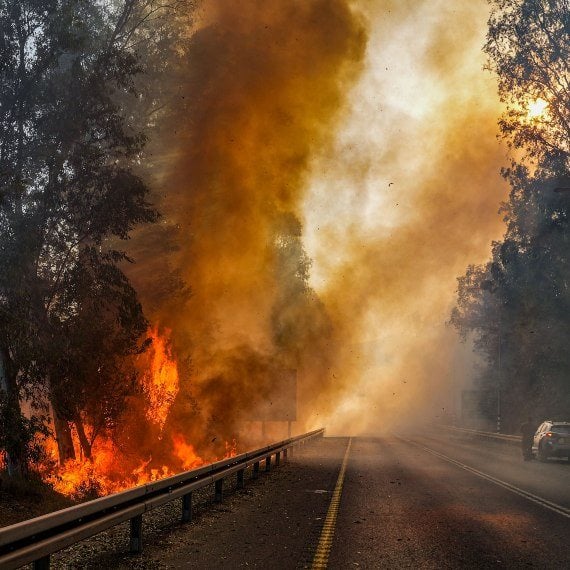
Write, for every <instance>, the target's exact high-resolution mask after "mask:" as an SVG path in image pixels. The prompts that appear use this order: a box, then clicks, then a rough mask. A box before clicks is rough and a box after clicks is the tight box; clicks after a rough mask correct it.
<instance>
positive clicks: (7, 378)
mask: <svg viewBox="0 0 570 570" xmlns="http://www.w3.org/2000/svg"><path fill="white" fill-rule="evenodd" d="M0 390H1V391H2V392H4V394H5V398H6V399H5V408H4V410H3V415H4V419H5V423H6V424H7V427H10V428H12V429H13V431H11V432H9V433H8V434H7V436H8V437H7V438H6V440H7V441H6V446H5V452H6V470H7V472H8V476H9V477H14V476H18V475H22V473H23V472H24V471H25V469H26V467H27V465H26V454H25V450H24V449H23V448H22V446H21V445H19V443H20V438H19V437H18V433H17V432H18V431H19V428H20V426H19V423H20V418H21V417H22V410H21V408H20V399H19V396H18V387H17V384H16V375H15V373H14V367H13V366H11V361H10V356H9V353H8V350H7V349H6V348H4V347H0ZM10 436H12V441H11V439H10Z"/></svg>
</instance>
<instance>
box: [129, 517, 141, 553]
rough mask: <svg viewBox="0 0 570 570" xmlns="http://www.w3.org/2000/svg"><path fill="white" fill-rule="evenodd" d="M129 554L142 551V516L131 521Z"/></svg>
mask: <svg viewBox="0 0 570 570" xmlns="http://www.w3.org/2000/svg"><path fill="white" fill-rule="evenodd" d="M130 550H131V552H141V551H142V515H137V516H136V517H133V518H132V519H131V548H130Z"/></svg>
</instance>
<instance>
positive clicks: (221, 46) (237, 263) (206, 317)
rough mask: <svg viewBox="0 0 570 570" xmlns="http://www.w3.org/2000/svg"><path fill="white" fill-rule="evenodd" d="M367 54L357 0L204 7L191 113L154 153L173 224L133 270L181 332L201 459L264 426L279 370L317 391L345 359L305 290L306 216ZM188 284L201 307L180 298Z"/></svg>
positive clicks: (186, 103)
mask: <svg viewBox="0 0 570 570" xmlns="http://www.w3.org/2000/svg"><path fill="white" fill-rule="evenodd" d="M365 44H366V33H365V28H364V26H363V23H362V22H361V20H360V17H359V16H358V14H356V13H355V12H354V11H353V10H352V9H351V6H350V2H348V1H346V0H272V1H270V2H267V1H261V0H248V1H240V2H229V1H226V0H217V1H215V0H210V1H207V2H204V3H203V4H202V7H201V12H200V21H199V22H198V25H197V29H196V31H195V32H194V36H193V39H192V42H191V47H190V50H189V53H188V54H187V57H186V58H185V61H184V64H183V66H182V67H183V69H181V70H179V75H178V78H177V79H176V81H177V82H178V83H177V85H176V86H175V88H176V89H177V92H178V96H179V108H177V109H175V112H174V114H173V117H172V119H171V121H170V123H169V125H168V127H167V128H166V129H164V131H165V134H164V135H162V136H161V137H160V139H159V140H158V141H156V140H155V141H154V142H153V143H152V145H151V147H152V149H153V152H154V153H155V154H156V155H160V156H161V157H162V158H161V159H159V160H158V161H157V162H159V163H161V164H162V171H161V175H160V177H158V179H157V180H158V181H157V183H156V189H157V197H160V201H159V203H158V205H159V207H160V209H161V210H162V213H163V221H162V223H161V225H160V226H159V227H158V229H157V230H155V231H154V233H153V231H151V232H150V233H148V234H146V235H141V236H139V238H138V243H137V244H136V246H137V247H138V248H139V251H138V254H136V255H137V257H138V269H137V270H136V272H133V273H132V276H133V281H134V283H135V285H136V286H137V288H138V290H139V292H140V293H141V298H142V300H143V303H144V306H145V309H146V311H147V314H148V316H149V317H150V319H151V321H153V322H154V323H158V324H159V325H160V326H161V327H167V328H168V329H171V330H172V335H171V338H172V340H173V346H174V351H175V353H176V354H177V355H178V358H179V361H181V362H183V363H187V366H186V372H185V373H184V371H183V372H182V373H181V377H180V385H181V386H180V394H179V397H178V399H177V402H176V403H175V405H174V407H173V409H172V413H171V418H170V420H169V421H168V422H167V423H166V427H165V429H167V430H168V429H171V430H173V431H176V430H179V429H180V427H181V426H180V424H184V427H185V431H186V433H188V432H191V433H192V434H193V437H192V438H191V439H190V440H189V441H192V443H193V444H195V445H197V446H198V449H200V445H207V444H209V442H210V441H214V440H216V441H222V442H223V438H220V437H219V431H218V430H220V429H225V428H224V426H225V427H226V428H227V433H226V435H227V436H228V437H229V436H231V435H232V433H231V430H232V429H234V422H235V421H236V420H238V419H242V420H243V419H245V420H247V419H255V417H256V416H255V413H254V410H253V408H255V407H256V405H257V404H256V402H257V401H258V399H259V398H260V397H261V399H264V398H266V399H270V397H271V394H272V382H275V378H276V377H277V376H278V372H279V370H282V369H284V368H288V369H289V368H292V369H298V368H301V367H303V366H305V364H304V363H305V362H306V361H310V366H308V368H307V370H306V371H305V372H306V373H303V374H299V382H312V381H313V379H312V378H311V379H310V380H309V379H308V378H307V375H308V374H312V373H314V370H315V369H319V368H322V367H323V366H325V363H326V362H327V359H328V358H329V357H330V355H327V354H325V353H324V350H323V347H322V346H320V345H321V344H322V343H326V342H332V340H331V339H332V335H333V333H332V332H331V330H330V327H329V326H328V321H327V315H326V310H325V309H324V307H322V306H321V305H320V304H319V301H318V299H317V298H316V297H315V296H314V295H311V293H310V292H309V291H305V292H301V291H300V287H301V285H302V277H300V276H299V275H300V274H301V273H303V271H304V269H303V263H305V265H306V262H307V260H303V259H302V249H301V228H300V225H299V222H298V220H297V217H298V216H299V214H300V211H301V202H302V199H303V193H304V188H305V186H306V178H307V173H308V170H309V168H310V164H311V160H312V158H313V157H314V155H315V153H316V152H317V151H318V150H319V149H320V148H322V147H323V145H325V144H327V142H328V141H330V140H331V139H332V137H333V135H334V132H335V128H336V124H337V121H338V119H339V116H340V114H341V112H342V109H343V106H344V102H345V98H346V93H347V92H348V90H349V88H350V86H351V84H352V83H353V82H354V80H355V79H356V78H357V76H358V73H359V71H360V68H361V61H362V57H363V54H364V49H365ZM297 262H299V269H298V270H297V269H296V265H295V264H296V263H297ZM305 269H306V267H305ZM176 272H178V276H177V275H176ZM178 277H180V278H181V279H182V280H183V282H184V283H185V284H187V286H188V287H189V288H190V289H191V296H190V295H189V294H188V292H186V291H184V292H182V293H180V294H178V295H176V294H173V291H174V292H176V290H177V289H176V285H177V279H178ZM157 283H161V285H157ZM291 331H293V332H291ZM308 355H310V356H311V357H310V358H308ZM180 369H181V367H180V366H179V370H180ZM309 369H310V370H309ZM185 398H186V400H185ZM190 400H192V401H194V402H195V403H196V404H197V408H199V411H198V412H196V408H193V410H194V412H195V413H194V412H193V413H190V412H189V410H190V409H191V406H190V405H189V404H188V402H189V401H190ZM185 402H186V403H185ZM201 439H202V440H203V441H200V440H201Z"/></svg>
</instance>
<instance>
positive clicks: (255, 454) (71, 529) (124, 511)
mask: <svg viewBox="0 0 570 570" xmlns="http://www.w3.org/2000/svg"><path fill="white" fill-rule="evenodd" d="M323 435H324V428H321V429H318V430H314V431H312V432H309V433H306V434H303V435H300V436H297V437H292V438H289V439H286V440H284V441H280V442H277V443H273V444H271V445H269V446H267V447H263V448H260V449H256V450H254V451H249V452H247V453H242V454H241V455H237V456H235V457H231V458H229V459H224V460H222V461H217V462H216V463H212V464H210V465H207V466H205V467H200V468H198V469H193V470H191V471H185V472H184V473H180V474H178V475H174V476H172V477H167V478H165V479H162V480H160V481H155V482H152V483H147V484H145V485H141V486H139V487H134V488H133V489H129V490H127V491H122V492H121V493H115V494H113V495H108V496H106V497H101V498H99V499H95V500H93V501H88V502H86V503H82V504H80V505H75V506H73V507H69V508H67V509H63V510H60V511H56V512H53V513H49V514H47V515H43V516H40V517H36V518H34V519H30V520H27V521H23V522H21V523H17V524H14V525H11V526H8V527H5V528H1V529H0V568H2V570H11V569H12V568H19V567H20V566H23V565H25V564H29V563H30V562H32V563H33V565H34V569H36V570H40V569H41V570H44V569H47V568H49V565H50V555H51V554H53V553H54V552H57V551H59V550H62V549H64V548H67V547H68V546H71V545H73V544H75V543H77V542H80V541H81V540H84V539H85V538H88V537H90V536H93V535H95V534H98V533H100V532H103V531H104V530H107V529H108V528H111V527H113V526H116V525H118V524H120V523H122V522H124V521H127V520H128V521H130V526H131V528H130V550H131V552H141V550H142V524H143V520H142V515H143V513H147V512H149V511H152V510H153V509H156V508H157V507H159V506H161V505H163V504H165V503H168V502H170V501H174V500H175V499H181V500H182V513H181V515H182V521H184V522H189V521H191V520H192V491H195V490H196V489H200V488H202V487H206V486H208V485H211V484H214V489H215V491H214V493H215V494H214V500H215V501H216V502H221V501H222V499H223V482H224V479H225V478H226V477H228V476H229V475H232V474H233V473H236V475H237V487H238V489H240V488H243V486H244V475H245V470H246V469H247V468H248V467H251V466H253V472H252V478H253V479H256V478H257V477H258V476H259V470H260V463H261V462H264V463H265V470H266V471H270V470H271V457H272V456H275V461H274V464H275V465H279V464H280V460H281V454H283V459H284V460H285V461H286V460H287V451H288V450H289V449H291V448H292V447H294V446H296V445H301V444H303V443H305V442H307V441H309V440H311V439H313V438H315V437H320V436H323Z"/></svg>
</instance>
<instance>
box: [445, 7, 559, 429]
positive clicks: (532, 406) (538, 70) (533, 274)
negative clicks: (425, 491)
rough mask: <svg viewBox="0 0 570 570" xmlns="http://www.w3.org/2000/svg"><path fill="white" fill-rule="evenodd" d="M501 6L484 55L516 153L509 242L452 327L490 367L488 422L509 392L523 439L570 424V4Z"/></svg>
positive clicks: (469, 275) (507, 421)
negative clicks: (532, 425) (546, 422)
mask: <svg viewBox="0 0 570 570" xmlns="http://www.w3.org/2000/svg"><path fill="white" fill-rule="evenodd" d="M491 6H492V14H491V17H490V20H489V32H488V35H487V43H486V44H485V47H484V50H485V53H486V54H487V56H488V67H489V69H490V70H491V71H493V72H494V73H496V75H497V77H498V89H499V95H500V97H501V100H502V101H503V102H504V103H505V104H506V111H505V113H504V115H503V116H502V117H501V119H500V122H499V127H500V133H501V136H502V138H503V139H504V140H505V141H506V142H507V144H508V146H509V148H510V150H511V164H510V165H509V166H508V167H506V168H504V170H503V176H504V177H505V179H506V180H507V181H508V183H509V185H510V188H511V191H510V196H509V199H508V201H507V202H506V203H504V204H503V206H502V210H501V211H502V213H503V214H504V219H505V222H506V233H505V236H504V238H503V239H502V240H501V241H498V242H496V243H494V244H493V247H492V252H491V258H490V259H489V261H488V262H487V263H485V264H483V265H480V266H475V265H473V266H469V267H468V269H467V271H466V273H465V275H463V276H462V277H460V278H459V280H458V299H457V306H456V308H455V309H454V310H453V313H452V317H451V322H452V323H453V324H454V325H455V327H456V328H457V329H458V330H459V332H460V333H461V335H462V336H463V337H464V338H466V337H467V336H469V337H470V338H471V339H472V340H473V342H474V347H475V350H476V352H477V354H479V355H480V357H481V361H482V362H483V365H482V368H481V370H480V373H479V378H478V385H479V388H480V394H481V401H480V407H481V412H482V414H483V415H484V416H486V417H487V418H488V419H489V420H490V421H491V423H492V420H494V419H495V418H496V414H497V411H496V403H495V402H496V396H494V395H495V394H496V392H497V391H500V395H501V414H502V419H503V426H502V427H503V430H504V431H507V432H508V431H511V432H513V431H514V432H516V431H517V430H518V427H519V425H520V423H521V422H522V421H523V420H525V419H526V418H527V417H528V416H529V415H532V416H533V417H534V418H535V419H536V420H537V421H538V420H539V419H541V418H542V419H543V418H551V419H565V420H568V419H569V410H570V351H569V350H568V347H569V346H570V326H569V324H570V258H569V252H570V249H569V246H570V242H569V239H568V237H569V233H570V226H569V218H568V211H569V208H570V170H569V168H570V13H569V12H568V3H567V2H565V1H562V0H557V1H553V2H539V1H537V0H494V1H492V2H491ZM489 394H492V396H490V397H489ZM490 402H492V404H491V405H490Z"/></svg>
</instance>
